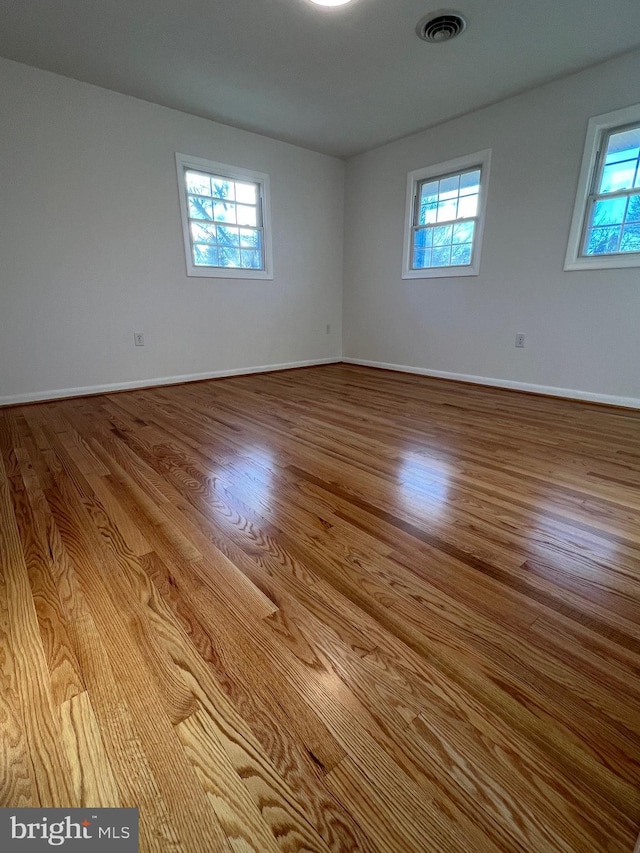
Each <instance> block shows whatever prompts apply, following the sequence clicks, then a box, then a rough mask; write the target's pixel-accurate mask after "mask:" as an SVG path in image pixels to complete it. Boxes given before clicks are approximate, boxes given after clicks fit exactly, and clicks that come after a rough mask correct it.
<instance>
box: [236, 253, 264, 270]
mask: <svg viewBox="0 0 640 853" xmlns="http://www.w3.org/2000/svg"><path fill="white" fill-rule="evenodd" d="M240 266H241V267H242V268H243V269H248V270H259V269H262V254H261V252H256V251H255V250H252V249H243V250H241V252H240Z"/></svg>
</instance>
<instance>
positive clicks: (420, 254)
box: [413, 249, 431, 270]
mask: <svg viewBox="0 0 640 853" xmlns="http://www.w3.org/2000/svg"><path fill="white" fill-rule="evenodd" d="M430 266H431V249H416V250H415V253H414V256H413V268H414V269H416V270H423V269H425V268H426V267H430Z"/></svg>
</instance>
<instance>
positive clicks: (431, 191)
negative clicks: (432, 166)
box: [420, 181, 438, 204]
mask: <svg viewBox="0 0 640 853" xmlns="http://www.w3.org/2000/svg"><path fill="white" fill-rule="evenodd" d="M437 201H438V181H429V183H427V184H422V190H421V192H420V204H435V203H436V202H437Z"/></svg>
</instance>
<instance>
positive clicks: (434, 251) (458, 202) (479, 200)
mask: <svg viewBox="0 0 640 853" xmlns="http://www.w3.org/2000/svg"><path fill="white" fill-rule="evenodd" d="M490 157H491V152H490V151H480V152H479V153H477V154H473V155H470V156H468V157H461V158H459V159H457V160H450V161H449V162H448V163H440V164H438V165H437V166H430V167H429V168H426V169H417V170H416V171H415V172H409V175H408V176H407V214H406V224H405V241H404V243H405V244H404V256H403V270H402V277H403V278H435V277H444V276H463V275H478V271H479V269H480V248H481V244H482V228H483V224H484V211H485V207H486V199H487V185H488V180H489V161H490Z"/></svg>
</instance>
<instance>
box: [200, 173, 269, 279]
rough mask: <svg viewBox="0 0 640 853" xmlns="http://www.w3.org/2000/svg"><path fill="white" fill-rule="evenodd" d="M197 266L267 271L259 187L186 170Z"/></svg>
mask: <svg viewBox="0 0 640 853" xmlns="http://www.w3.org/2000/svg"><path fill="white" fill-rule="evenodd" d="M185 181H186V188H187V210H188V217H189V232H190V237H191V250H192V256H193V263H194V266H199V267H228V268H232V269H249V270H261V269H264V252H263V246H262V232H261V227H260V226H261V223H260V211H259V203H260V195H259V185H258V184H255V183H249V182H246V181H235V180H232V179H230V178H225V177H222V176H220V177H218V176H216V175H210V174H208V173H206V172H197V171H194V170H191V169H189V170H187V171H186V172H185Z"/></svg>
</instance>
